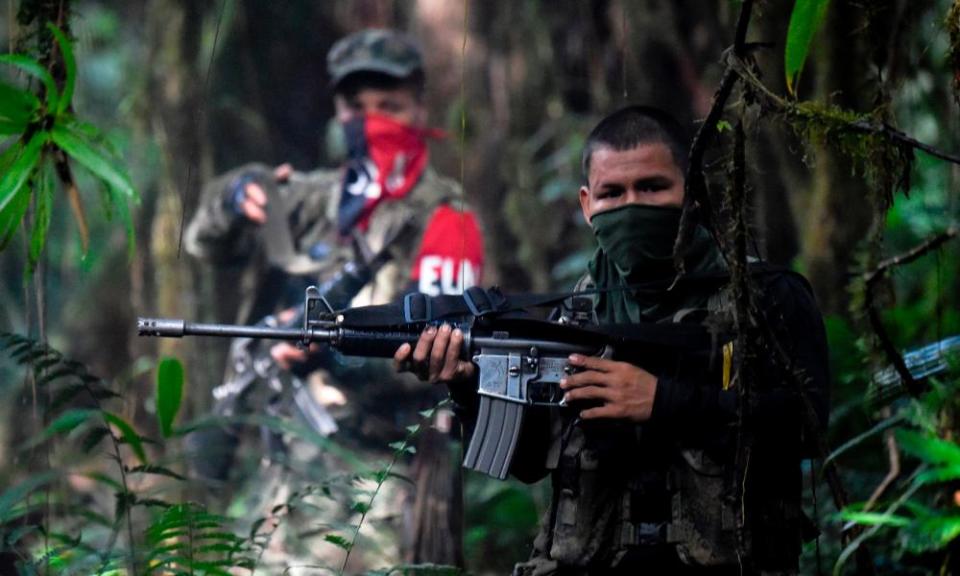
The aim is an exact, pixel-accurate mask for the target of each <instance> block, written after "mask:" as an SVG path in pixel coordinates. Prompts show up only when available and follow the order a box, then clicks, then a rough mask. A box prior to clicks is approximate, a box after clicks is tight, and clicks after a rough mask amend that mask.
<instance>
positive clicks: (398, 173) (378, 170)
mask: <svg viewBox="0 0 960 576" xmlns="http://www.w3.org/2000/svg"><path fill="white" fill-rule="evenodd" d="M343 129H344V133H345V135H346V140H347V165H346V171H345V173H344V176H343V190H342V192H341V194H340V207H339V210H338V212H337V229H338V230H339V232H340V234H341V235H342V236H346V235H348V234H350V230H351V229H353V227H354V226H358V227H359V228H360V229H361V230H366V229H367V226H368V225H369V223H370V215H371V214H372V213H373V209H374V208H376V207H377V205H378V204H379V203H380V202H382V201H384V200H395V199H398V198H403V197H404V196H406V195H407V193H408V192H410V190H412V189H413V187H414V185H415V184H416V183H417V181H418V180H419V179H420V175H421V174H423V170H424V169H425V168H426V167H427V159H428V156H429V152H428V151H427V140H426V139H427V138H437V137H439V136H440V135H441V133H440V132H439V131H436V130H425V129H422V128H416V127H413V126H409V125H407V124H404V123H402V122H398V121H397V120H394V119H392V118H389V117H387V116H382V115H379V114H367V115H364V116H360V117H358V118H355V119H353V120H350V121H349V122H347V123H346V124H344V126H343Z"/></svg>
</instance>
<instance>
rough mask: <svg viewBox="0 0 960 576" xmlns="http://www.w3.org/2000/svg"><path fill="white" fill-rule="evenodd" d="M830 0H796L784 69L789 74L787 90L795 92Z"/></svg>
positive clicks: (789, 29)
mask: <svg viewBox="0 0 960 576" xmlns="http://www.w3.org/2000/svg"><path fill="white" fill-rule="evenodd" d="M829 5H830V0H796V3H794V5H793V12H792V13H791V14H790V27H789V28H788V29H787V47H786V50H785V51H784V71H785V72H786V75H787V91H788V92H790V94H793V93H794V89H795V86H796V83H797V81H798V80H799V77H800V72H802V71H803V65H804V64H805V63H806V61H807V55H808V54H809V52H810V43H811V42H812V41H813V36H814V35H815V34H816V32H817V30H818V29H819V28H820V24H821V23H823V17H824V15H825V14H826V13H827V6H829Z"/></svg>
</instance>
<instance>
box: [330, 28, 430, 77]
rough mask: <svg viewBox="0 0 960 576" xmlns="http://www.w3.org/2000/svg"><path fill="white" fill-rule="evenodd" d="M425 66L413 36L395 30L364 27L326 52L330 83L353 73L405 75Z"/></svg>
mask: <svg viewBox="0 0 960 576" xmlns="http://www.w3.org/2000/svg"><path fill="white" fill-rule="evenodd" d="M421 69H423V56H422V55H421V53H420V48H419V47H418V46H417V44H416V43H415V42H414V41H413V39H412V38H410V37H409V36H407V35H406V34H403V33H401V32H397V31H395V30H375V29H368V30H361V31H360V32H355V33H353V34H351V35H349V36H347V37H345V38H341V39H340V40H338V41H337V43H336V44H334V45H333V48H331V49H330V52H329V53H328V54H327V71H328V72H329V73H330V78H331V84H332V85H333V86H337V85H338V84H339V83H340V81H341V80H343V79H344V78H346V77H347V76H348V75H350V74H352V73H354V72H381V73H383V74H387V75H389V76H393V77H395V78H406V77H408V76H410V75H411V74H413V73H414V72H416V71H417V70H421Z"/></svg>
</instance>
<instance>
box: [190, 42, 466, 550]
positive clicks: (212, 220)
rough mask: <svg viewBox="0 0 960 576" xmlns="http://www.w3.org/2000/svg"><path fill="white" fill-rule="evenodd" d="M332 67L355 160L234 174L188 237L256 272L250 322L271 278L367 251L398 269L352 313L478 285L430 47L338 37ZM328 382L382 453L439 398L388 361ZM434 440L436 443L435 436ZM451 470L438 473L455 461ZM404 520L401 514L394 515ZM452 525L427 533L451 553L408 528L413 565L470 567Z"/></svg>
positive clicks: (361, 442) (340, 117)
mask: <svg viewBox="0 0 960 576" xmlns="http://www.w3.org/2000/svg"><path fill="white" fill-rule="evenodd" d="M327 67H328V71H329V73H330V76H331V78H332V85H333V88H334V92H335V95H334V103H335V108H336V120H337V121H338V123H339V124H340V126H341V127H342V129H343V134H344V136H345V142H346V147H347V159H346V162H345V164H344V165H343V166H341V167H340V168H336V169H319V170H314V171H311V172H298V171H294V170H292V169H291V168H290V167H289V166H286V165H284V166H281V167H279V168H276V169H271V168H270V167H267V166H264V165H260V164H250V165H246V166H242V167H240V168H237V169H235V170H232V171H231V172H229V173H227V174H225V175H223V176H222V177H219V178H217V179H215V180H214V181H212V182H210V183H209V184H208V185H207V186H206V187H205V190H204V197H203V200H202V206H201V208H200V209H199V211H198V212H197V214H196V216H195V217H194V218H193V220H192V221H191V222H190V225H189V227H188V229H187V234H186V246H187V250H188V251H189V252H190V253H191V254H193V255H194V256H197V257H199V258H203V259H206V260H209V261H211V262H217V263H231V262H238V261H239V262H241V263H243V264H245V265H246V267H247V269H246V275H245V280H244V288H243V291H244V294H245V302H244V303H243V313H242V316H241V319H240V320H241V321H243V322H249V321H250V320H252V319H255V318H257V317H259V316H262V315H263V314H265V313H268V312H271V311H272V310H271V307H275V303H267V304H264V303H263V302H262V301H258V299H262V295H263V293H264V292H265V291H264V290H263V285H264V284H265V283H268V282H270V279H271V274H270V273H268V272H270V271H276V270H281V271H283V272H284V273H286V274H288V275H301V276H302V275H306V276H308V277H309V278H311V280H312V282H314V283H319V282H322V281H323V280H324V279H326V278H329V277H330V276H331V275H332V274H334V273H335V272H337V271H338V270H340V269H341V268H342V267H343V266H344V265H345V264H346V263H348V262H350V261H352V260H354V259H356V258H357V246H358V245H360V246H362V248H363V250H362V251H363V252H365V253H370V254H377V253H381V252H383V251H386V253H387V254H388V256H389V259H388V260H387V261H386V264H384V265H383V266H382V267H380V269H379V270H378V272H377V273H376V274H375V276H374V278H373V280H372V281H371V282H370V283H369V284H368V285H367V286H366V287H365V288H364V289H363V290H362V291H361V293H360V294H359V295H358V296H357V297H356V298H355V299H354V301H353V305H363V304H378V303H385V302H389V301H393V300H395V299H397V298H398V297H400V296H402V295H403V294H404V293H406V292H409V291H420V292H424V293H426V294H430V295H438V294H451V293H460V292H461V291H462V289H463V288H464V287H469V286H471V285H473V284H475V283H476V282H478V281H479V279H480V275H481V272H482V267H483V260H484V253H483V244H482V238H481V236H480V231H479V227H478V224H477V221H476V219H475V218H474V216H473V214H472V213H471V212H470V211H467V210H464V209H463V205H462V200H461V189H460V187H459V185H458V184H457V183H456V182H454V181H452V180H450V179H447V178H444V177H442V176H440V175H438V174H437V173H436V172H435V171H434V170H433V169H431V168H430V166H429V160H428V149H427V140H428V139H429V138H433V137H438V136H439V134H438V133H437V132H436V131H434V130H430V129H428V128H427V111H426V109H425V107H424V104H423V98H422V96H423V89H424V72H423V63H422V57H421V53H420V50H419V48H418V47H417V46H416V44H415V43H414V42H413V41H412V40H411V39H410V38H409V37H407V36H405V35H403V34H401V33H398V32H395V31H389V30H364V31H361V32H358V33H355V34H352V35H350V36H348V37H346V38H343V39H341V40H340V41H338V42H337V43H336V44H335V45H334V46H333V48H332V49H331V50H330V53H329V54H328V57H327ZM453 240H456V241H453ZM258 284H259V285H260V286H257V285H258ZM270 288H272V290H266V292H272V293H273V295H274V297H276V295H277V294H278V292H279V291H278V290H277V289H276V285H273V286H272V287H270ZM294 302H295V300H294V301H291V302H286V303H284V304H285V305H290V304H292V303H294ZM271 355H272V356H273V358H274V359H275V360H276V361H277V362H278V363H279V364H280V365H281V366H284V367H289V366H290V365H291V364H292V363H296V362H300V361H303V360H305V359H306V356H307V353H306V351H304V350H301V349H298V348H296V347H294V346H292V345H288V344H278V345H276V346H275V347H274V348H273V349H272V351H271ZM330 372H333V374H331V373H330ZM330 372H322V379H323V380H324V381H325V382H326V383H328V384H329V383H330V382H336V383H337V385H338V387H339V388H340V389H341V391H342V392H343V394H345V396H346V398H347V409H346V410H343V411H342V412H343V413H342V414H341V416H342V418H341V419H340V420H339V422H338V424H339V425H340V429H341V433H339V434H338V439H339V440H341V441H344V442H347V443H353V444H354V445H355V447H357V448H358V449H370V450H374V451H377V450H379V452H380V453H381V454H382V452H383V451H384V450H385V448H386V445H387V443H388V442H389V441H390V440H396V439H398V438H402V435H403V430H404V426H405V425H409V424H411V423H413V420H414V418H415V415H416V410H417V409H423V408H426V407H429V406H430V405H431V403H432V402H433V398H434V396H433V395H434V394H435V392H433V391H432V390H430V388H429V387H424V386H423V385H422V384H420V383H419V382H417V380H416V379H414V378H410V379H404V378H399V379H398V378H397V376H396V375H394V374H393V373H392V372H391V371H389V370H382V369H380V368H378V366H377V363H376V361H371V362H368V363H367V364H366V365H364V366H363V367H360V368H357V367H349V366H348V367H345V368H344V367H339V368H336V369H331V371H330ZM427 435H428V436H429V435H430V433H428V434H427ZM430 442H431V445H432V446H436V445H437V441H436V438H432V439H430ZM440 444H441V447H444V448H445V446H443V443H442V442H441V443H440ZM427 452H429V451H427ZM424 456H425V457H433V458H436V454H433V455H432V456H430V455H429V454H427V453H425V454H424ZM439 460H440V462H439V463H438V464H437V465H436V466H446V465H447V463H448V462H450V459H449V458H440V459H439ZM423 468H424V467H423V466H418V467H417V470H421V469H423ZM431 482H434V483H436V482H437V480H436V479H432V480H431ZM457 489H459V488H457ZM418 492H423V491H418ZM431 498H432V496H431V495H429V494H425V495H424V499H425V500H430V499H431ZM386 499H389V498H382V499H381V500H386ZM455 500H456V498H454V502H452V503H450V505H449V506H448V505H447V503H446V502H445V503H443V504H442V505H437V503H436V502H432V500H431V501H425V502H418V504H417V507H415V508H414V509H415V510H416V514H415V516H416V518H417V519H419V520H422V521H426V520H424V518H425V517H428V516H429V514H424V513H422V508H423V507H432V508H431V509H436V510H441V511H442V512H443V513H445V514H450V513H456V512H457V510H458V508H457V506H456V502H455ZM407 509H409V507H407ZM400 511H401V507H400V506H395V507H393V509H392V511H388V512H387V513H388V514H394V515H400ZM440 521H441V522H443V520H440ZM448 522H451V525H449V526H441V527H437V526H432V527H429V530H433V531H438V532H437V533H446V534H448V535H449V534H451V533H452V538H453V539H454V540H455V542H454V543H453V544H451V543H449V542H447V543H444V546H447V547H449V548H450V550H444V551H442V552H436V551H434V552H431V551H429V550H424V547H425V546H426V545H425V544H424V543H423V542H421V541H420V539H419V538H417V533H418V532H417V531H419V530H423V529H424V528H423V527H422V526H416V527H412V528H411V527H405V528H404V530H405V532H407V535H412V536H413V537H412V538H408V546H407V550H406V553H405V556H406V557H405V560H407V561H418V562H423V561H430V562H436V563H445V564H460V563H462V552H461V550H460V549H459V542H457V541H456V540H457V538H458V537H459V530H458V527H457V525H456V524H457V520H456V519H454V520H452V521H448ZM451 531H452V532H451Z"/></svg>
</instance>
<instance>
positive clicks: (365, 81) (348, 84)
mask: <svg viewBox="0 0 960 576" xmlns="http://www.w3.org/2000/svg"><path fill="white" fill-rule="evenodd" d="M423 87H424V77H423V71H422V70H416V71H414V72H413V73H411V74H410V75H409V76H407V77H405V78H397V77H395V76H390V75H389V74H382V73H380V72H366V71H363V72H354V73H352V74H350V75H348V76H345V77H344V78H343V80H341V81H340V82H339V83H338V84H337V86H336V88H335V90H336V93H337V94H340V95H341V96H343V97H344V98H347V99H350V98H353V97H354V96H356V95H357V94H358V93H359V92H360V91H361V90H366V89H370V88H372V89H374V90H397V89H407V90H410V91H412V92H413V94H414V96H416V97H417V99H418V100H419V99H421V98H422V97H423Z"/></svg>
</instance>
